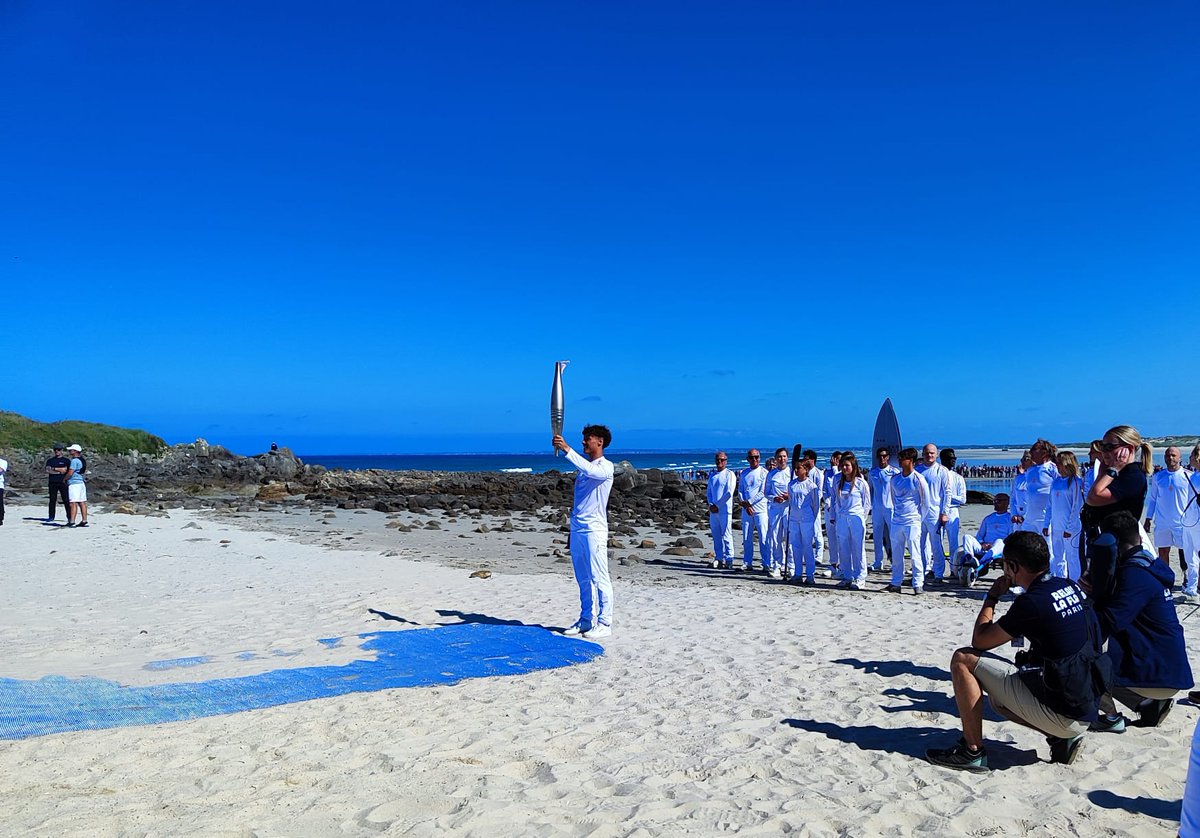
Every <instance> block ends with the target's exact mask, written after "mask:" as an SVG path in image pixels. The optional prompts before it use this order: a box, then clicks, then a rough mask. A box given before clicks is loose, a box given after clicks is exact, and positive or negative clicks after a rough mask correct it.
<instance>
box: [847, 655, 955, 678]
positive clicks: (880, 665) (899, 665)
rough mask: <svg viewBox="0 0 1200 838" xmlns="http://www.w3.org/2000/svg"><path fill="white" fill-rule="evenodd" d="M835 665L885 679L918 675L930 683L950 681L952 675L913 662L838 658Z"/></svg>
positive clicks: (943, 670) (937, 668)
mask: <svg viewBox="0 0 1200 838" xmlns="http://www.w3.org/2000/svg"><path fill="white" fill-rule="evenodd" d="M833 663H841V664H845V665H846V666H853V667H854V668H855V669H861V670H862V671H863V672H866V673H869V674H871V675H882V676H883V677H884V678H899V677H901V676H904V675H916V676H918V677H921V678H928V679H929V680H930V681H949V680H950V673H949V672H948V671H946V670H945V669H941V668H940V667H936V666H919V665H917V664H915V663H913V662H912V661H860V660H859V659H858V658H838V659H837V660H835V661H833Z"/></svg>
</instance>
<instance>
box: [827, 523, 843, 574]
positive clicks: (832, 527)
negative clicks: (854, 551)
mask: <svg viewBox="0 0 1200 838" xmlns="http://www.w3.org/2000/svg"><path fill="white" fill-rule="evenodd" d="M825 542H826V543H827V545H828V546H829V563H830V564H831V565H833V566H834V567H837V565H838V562H839V561H840V560H841V559H840V556H841V553H840V552H838V546H837V524H836V523H834V522H833V521H830V520H829V513H828V512H826V513H825Z"/></svg>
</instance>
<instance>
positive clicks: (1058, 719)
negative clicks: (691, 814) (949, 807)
mask: <svg viewBox="0 0 1200 838" xmlns="http://www.w3.org/2000/svg"><path fill="white" fill-rule="evenodd" d="M1014 587H1021V588H1024V589H1025V592H1024V593H1023V594H1021V595H1020V596H1018V597H1017V598H1016V600H1015V601H1014V602H1013V604H1012V606H1011V607H1010V608H1009V609H1008V611H1007V612H1006V613H1005V614H1004V616H1003V617H1001V618H1000V619H998V620H997V619H995V608H996V605H998V604H999V602H1000V598H1001V597H1002V596H1004V594H1006V593H1008V591H1009V589H1010V588H1014ZM1095 620H1096V618H1095V616H1094V615H1093V614H1092V612H1091V610H1090V609H1085V608H1084V598H1083V591H1081V590H1080V589H1079V588H1078V587H1076V585H1075V583H1074V582H1072V581H1070V580H1069V579H1060V578H1058V577H1056V576H1053V575H1052V574H1051V573H1050V549H1049V548H1048V547H1047V546H1046V539H1045V538H1043V537H1042V536H1041V535H1040V534H1038V533H1034V532H1015V533H1013V534H1012V535H1010V536H1009V537H1008V538H1006V539H1005V540H1004V575H1003V576H1001V577H1000V578H999V579H997V580H996V581H995V582H993V583H992V587H991V589H990V590H989V591H988V593H987V597H986V598H985V599H984V601H983V607H982V608H980V609H979V616H978V617H976V619H975V628H974V630H973V631H972V633H971V645H970V646H966V647H963V648H961V649H958V650H957V651H956V652H955V653H954V657H953V658H951V660H950V674H951V679H952V680H953V682H954V700H955V703H956V704H957V705H958V714H959V719H960V721H961V722H962V737H961V738H960V739H959V740H958V743H957V744H955V745H953V746H952V747H949V748H931V749H929V750H928V751H926V752H925V759H927V760H929V762H931V763H933V764H934V765H941V766H944V767H946V768H956V769H959V770H963V771H972V772H976V773H979V772H984V771H987V770H988V765H987V751H986V750H985V749H984V747H983V696H984V694H986V695H987V697H988V700H989V701H990V702H991V705H992V709H994V710H995V711H996V712H997V713H999V714H1000V715H1001V716H1004V717H1005V718H1007V719H1009V720H1011V721H1014V722H1016V723H1017V724H1021V725H1024V726H1025V727H1030V728H1033V729H1034V730H1037V731H1039V732H1041V733H1042V734H1044V735H1045V736H1046V741H1047V743H1048V744H1049V745H1050V761H1051V762H1057V763H1065V764H1068V765H1069V764H1071V763H1072V762H1074V761H1075V757H1076V756H1077V755H1078V753H1079V746H1080V744H1081V743H1082V741H1083V735H1084V732H1085V731H1086V730H1087V729H1088V722H1087V721H1086V719H1087V718H1088V717H1089V716H1093V715H1094V714H1095V712H1096V707H1095V702H1094V701H1093V703H1092V706H1091V708H1090V710H1089V709H1088V708H1084V707H1077V706H1069V705H1068V704H1066V703H1065V702H1066V698H1065V696H1063V695H1062V694H1059V693H1055V692H1053V691H1050V690H1048V689H1047V687H1046V686H1045V684H1044V682H1043V675H1042V670H1043V669H1044V668H1045V666H1046V661H1048V660H1052V659H1061V658H1068V657H1072V656H1076V655H1079V654H1080V653H1081V652H1082V651H1084V647H1085V645H1086V644H1089V643H1092V644H1096V640H1094V639H1093V638H1094V637H1096V636H1098V634H1099V627H1098V626H1096V624H1095ZM1089 624H1090V625H1089ZM1014 637H1025V638H1028V640H1029V653H1028V657H1027V663H1028V664H1029V665H1026V666H1017V665H1016V664H1015V663H1010V662H1008V661H1006V660H1003V659H1002V658H999V657H997V656H995V655H989V654H986V652H987V651H988V650H989V649H995V648H996V647H997V646H1000V645H1002V644H1004V643H1008V642H1009V641H1011V640H1012V639H1013V638H1014ZM1096 651H1097V653H1098V651H1099V650H1098V647H1097V648H1096ZM1097 698H1098V696H1097Z"/></svg>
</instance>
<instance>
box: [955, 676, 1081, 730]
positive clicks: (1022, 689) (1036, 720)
mask: <svg viewBox="0 0 1200 838" xmlns="http://www.w3.org/2000/svg"><path fill="white" fill-rule="evenodd" d="M975 680H977V681H978V682H979V685H980V686H981V687H983V690H984V692H986V693H987V696H988V700H989V701H991V702H992V707H994V708H996V710H997V711H999V710H1000V709H1001V708H1004V709H1007V710H1008V711H1009V712H1010V713H1012V714H1013V715H1014V716H1016V717H1017V718H1019V719H1023V720H1024V721H1026V722H1028V723H1029V724H1031V725H1033V726H1034V727H1036V728H1037V729H1038V730H1040V731H1041V732H1042V733H1044V734H1046V735H1047V736H1057V737H1059V738H1061V739H1070V738H1072V737H1074V736H1079V735H1080V734H1081V733H1083V732H1085V731H1086V730H1087V729H1088V723H1087V722H1081V721H1079V720H1077V719H1072V718H1069V717H1067V716H1061V715H1059V714H1058V713H1055V712H1054V711H1053V710H1051V709H1050V708H1049V707H1047V706H1046V705H1045V704H1042V703H1041V702H1040V701H1038V700H1037V697H1036V696H1035V695H1034V694H1033V692H1032V691H1031V690H1030V689H1029V687H1027V686H1026V685H1025V682H1024V681H1022V680H1021V676H1020V675H1019V674H1018V672H1017V667H1016V665H1015V664H1011V663H1009V662H1008V661H1006V660H1001V659H1000V658H996V657H990V656H983V657H980V658H979V663H978V664H977V665H976V666H975ZM1001 715H1003V714H1001Z"/></svg>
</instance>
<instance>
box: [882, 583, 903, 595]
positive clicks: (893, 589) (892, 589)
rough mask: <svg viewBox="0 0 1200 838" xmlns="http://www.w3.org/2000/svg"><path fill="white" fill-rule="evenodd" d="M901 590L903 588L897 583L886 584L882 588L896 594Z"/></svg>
mask: <svg viewBox="0 0 1200 838" xmlns="http://www.w3.org/2000/svg"><path fill="white" fill-rule="evenodd" d="M903 590H904V589H903V588H901V587H900V586H899V585H888V586H887V587H886V588H884V591H886V592H887V593H889V594H898V593H900V592H901V591H903Z"/></svg>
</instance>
